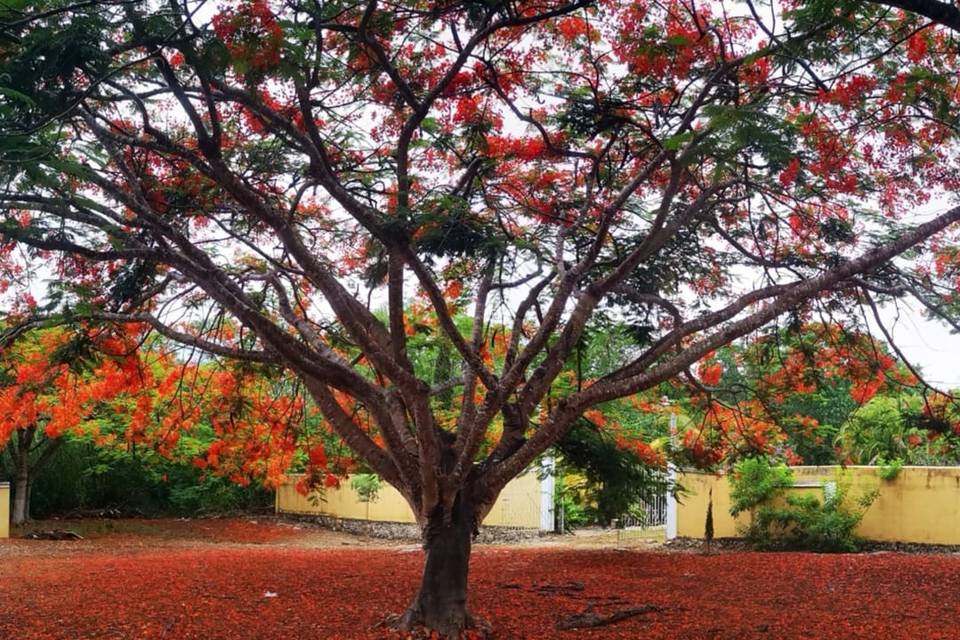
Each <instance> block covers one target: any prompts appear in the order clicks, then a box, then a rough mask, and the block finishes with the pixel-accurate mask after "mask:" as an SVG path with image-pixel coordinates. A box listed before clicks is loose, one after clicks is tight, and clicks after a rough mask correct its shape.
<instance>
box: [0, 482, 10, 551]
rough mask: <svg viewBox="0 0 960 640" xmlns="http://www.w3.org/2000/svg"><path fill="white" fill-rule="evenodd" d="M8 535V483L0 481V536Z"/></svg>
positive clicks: (7, 536)
mask: <svg viewBox="0 0 960 640" xmlns="http://www.w3.org/2000/svg"><path fill="white" fill-rule="evenodd" d="M9 537H10V483H9V482H0V538H9Z"/></svg>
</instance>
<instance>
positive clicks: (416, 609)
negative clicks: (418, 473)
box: [400, 494, 476, 638]
mask: <svg viewBox="0 0 960 640" xmlns="http://www.w3.org/2000/svg"><path fill="white" fill-rule="evenodd" d="M461 495H462V494H461ZM475 530H476V512H475V510H474V509H473V508H472V506H471V505H470V503H469V501H465V500H462V499H461V498H460V497H458V498H457V500H456V502H455V503H454V507H453V512H452V514H448V517H447V518H444V515H443V514H442V513H441V510H440V509H439V508H438V509H437V510H435V511H434V513H432V514H431V515H430V516H429V517H428V519H427V524H426V526H425V527H424V532H423V541H424V542H423V548H424V551H426V562H425V564H424V568H423V578H422V580H421V582H420V591H419V592H417V596H416V597H415V598H414V600H413V603H412V604H411V605H410V608H409V609H407V612H406V613H405V614H404V616H403V618H402V620H401V623H400V626H401V627H402V628H403V629H407V630H409V629H412V628H414V627H417V626H419V625H423V626H424V627H426V628H427V629H430V630H432V631H436V632H438V633H439V634H440V635H441V636H442V637H445V638H457V637H459V636H460V634H461V633H462V632H463V630H464V629H465V628H467V627H469V626H472V619H471V617H470V614H469V613H468V612H467V570H468V568H469V564H470V545H471V541H472V538H473V534H474V531H475Z"/></svg>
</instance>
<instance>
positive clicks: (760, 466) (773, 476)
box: [730, 458, 793, 515]
mask: <svg viewBox="0 0 960 640" xmlns="http://www.w3.org/2000/svg"><path fill="white" fill-rule="evenodd" d="M792 486H793V473H792V472H791V471H790V469H789V468H788V467H787V465H785V464H777V465H771V464H770V461H769V460H767V459H766V458H746V459H744V460H741V461H740V462H738V463H737V464H736V466H734V471H733V479H732V480H731V483H730V500H731V502H732V504H731V507H730V513H731V514H733V515H737V514H739V513H742V512H744V511H752V510H753V509H754V508H755V507H757V506H759V505H761V504H763V503H764V502H768V501H770V500H772V499H773V498H774V497H776V496H778V495H780V493H782V492H783V490H784V489H786V488H787V487H792Z"/></svg>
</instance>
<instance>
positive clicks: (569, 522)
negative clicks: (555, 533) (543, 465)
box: [553, 476, 590, 533]
mask: <svg viewBox="0 0 960 640" xmlns="http://www.w3.org/2000/svg"><path fill="white" fill-rule="evenodd" d="M581 490H582V486H580V485H578V484H572V483H570V482H569V481H567V479H566V478H565V477H564V476H560V477H558V478H557V482H556V483H555V484H554V489H553V493H554V496H553V504H554V508H555V510H556V511H555V513H556V519H557V526H562V527H563V531H561V533H567V532H570V531H573V530H574V529H576V528H577V527H580V526H583V525H585V524H588V523H589V521H590V518H589V517H588V515H587V513H586V511H585V510H584V508H583V506H582V502H583V501H582V500H581Z"/></svg>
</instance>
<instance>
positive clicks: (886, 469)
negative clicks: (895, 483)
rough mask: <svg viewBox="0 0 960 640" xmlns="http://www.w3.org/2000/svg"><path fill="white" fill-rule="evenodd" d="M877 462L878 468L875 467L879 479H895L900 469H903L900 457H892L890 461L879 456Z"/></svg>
mask: <svg viewBox="0 0 960 640" xmlns="http://www.w3.org/2000/svg"><path fill="white" fill-rule="evenodd" d="M877 464H878V465H880V468H879V469H877V475H879V476H880V479H881V480H888V481H889V480H896V478H897V476H898V475H900V470H901V469H903V459H902V458H894V459H893V460H891V461H890V462H887V461H886V460H884V459H883V458H879V459H878V460H877Z"/></svg>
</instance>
